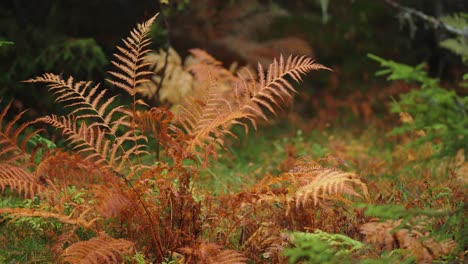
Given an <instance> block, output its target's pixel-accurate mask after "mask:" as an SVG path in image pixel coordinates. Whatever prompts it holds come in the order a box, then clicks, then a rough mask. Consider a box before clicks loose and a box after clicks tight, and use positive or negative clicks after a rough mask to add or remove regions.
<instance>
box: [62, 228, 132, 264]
mask: <svg viewBox="0 0 468 264" xmlns="http://www.w3.org/2000/svg"><path fill="white" fill-rule="evenodd" d="M133 251H134V244H133V242H130V241H128V240H124V239H115V238H112V237H110V236H108V235H106V234H105V233H100V234H99V236H98V237H94V238H91V239H90V240H88V241H80V242H76V243H74V244H72V245H71V246H69V247H68V248H66V249H65V250H64V251H63V253H62V254H61V255H60V258H61V259H62V261H63V262H64V263H70V264H74V263H80V264H88V263H91V264H96V263H109V264H113V263H121V262H122V261H123V257H124V255H131V254H132V252H133Z"/></svg>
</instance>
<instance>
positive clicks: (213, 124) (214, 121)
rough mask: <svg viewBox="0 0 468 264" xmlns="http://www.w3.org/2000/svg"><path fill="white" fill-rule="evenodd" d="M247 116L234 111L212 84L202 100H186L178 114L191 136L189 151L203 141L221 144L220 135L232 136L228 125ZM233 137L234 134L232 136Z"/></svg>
mask: <svg viewBox="0 0 468 264" xmlns="http://www.w3.org/2000/svg"><path fill="white" fill-rule="evenodd" d="M246 116H248V114H247V113H243V112H241V111H235V110H234V109H233V106H232V104H231V103H230V102H229V101H228V100H226V99H225V98H223V94H222V93H221V92H220V91H219V90H218V89H217V86H216V85H213V87H212V88H211V89H209V91H208V94H207V98H206V99H205V100H204V101H199V100H193V101H188V102H187V104H186V106H184V107H182V110H181V112H180V114H179V117H181V118H180V119H179V123H180V125H181V126H182V127H183V128H184V130H185V131H186V133H187V134H188V135H189V136H191V137H192V138H191V140H190V141H189V142H188V143H187V145H188V149H189V151H194V150H195V149H196V147H197V146H203V145H204V144H205V143H213V142H217V143H219V144H220V145H221V146H223V145H224V144H223V139H222V137H223V136H224V135H226V134H229V135H231V136H234V134H232V133H231V132H230V130H229V129H230V127H231V126H232V125H233V124H235V123H237V120H239V119H242V118H244V117H246ZM234 137H235V136H234Z"/></svg>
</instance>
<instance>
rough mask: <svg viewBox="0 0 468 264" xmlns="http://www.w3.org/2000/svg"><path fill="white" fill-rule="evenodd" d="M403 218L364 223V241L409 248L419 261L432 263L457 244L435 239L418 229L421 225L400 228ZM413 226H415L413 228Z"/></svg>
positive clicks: (380, 247) (450, 240)
mask: <svg viewBox="0 0 468 264" xmlns="http://www.w3.org/2000/svg"><path fill="white" fill-rule="evenodd" d="M401 223H402V220H401V219H400V220H397V221H393V220H387V221H386V222H382V223H379V222H369V223H365V224H363V225H362V226H361V227H360V229H361V234H363V235H364V241H365V242H367V243H369V244H371V245H373V246H375V247H376V248H378V249H386V250H393V249H396V248H401V249H407V250H409V252H411V254H412V255H414V256H415V257H416V259H417V260H418V263H432V262H433V261H434V260H437V259H439V258H440V257H442V256H447V255H449V254H450V253H451V252H452V251H453V250H454V249H455V248H456V247H457V244H456V242H455V241H454V240H452V239H446V240H444V241H441V242H437V241H435V239H434V238H432V237H430V236H429V234H428V233H427V232H424V234H423V233H422V232H420V231H422V230H418V229H420V228H421V227H420V226H410V228H411V230H410V229H406V228H400V225H401ZM413 227H414V228H415V229H414V230H413Z"/></svg>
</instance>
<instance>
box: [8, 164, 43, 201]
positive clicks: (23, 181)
mask: <svg viewBox="0 0 468 264" xmlns="http://www.w3.org/2000/svg"><path fill="white" fill-rule="evenodd" d="M6 187H9V188H10V189H11V190H12V191H14V192H16V193H18V194H20V193H22V194H23V195H24V196H25V197H26V198H30V199H31V198H33V197H34V196H35V195H36V194H39V195H40V196H42V195H45V190H46V187H45V185H43V183H41V182H40V181H39V179H38V178H36V177H34V175H32V174H30V173H29V172H27V171H26V170H24V169H23V168H21V167H17V166H14V165H11V164H0V191H1V192H4V191H5V188H6Z"/></svg>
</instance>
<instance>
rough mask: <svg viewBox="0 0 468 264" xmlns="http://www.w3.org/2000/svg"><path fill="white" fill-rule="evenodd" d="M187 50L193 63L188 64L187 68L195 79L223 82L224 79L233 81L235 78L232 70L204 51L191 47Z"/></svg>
mask: <svg viewBox="0 0 468 264" xmlns="http://www.w3.org/2000/svg"><path fill="white" fill-rule="evenodd" d="M189 52H190V53H191V54H192V56H193V57H194V60H195V63H193V64H190V65H189V66H188V67H187V70H188V71H189V72H191V73H192V74H193V75H194V76H195V79H196V80H198V81H202V82H207V81H210V80H216V81H217V82H219V83H223V82H226V81H229V82H233V81H235V80H236V79H237V78H236V76H235V75H234V73H233V72H231V71H229V70H228V69H226V68H224V67H223V66H222V65H223V64H222V62H220V61H218V60H217V59H215V58H214V57H213V56H211V55H210V54H208V53H207V52H206V51H204V50H201V49H191V50H189Z"/></svg>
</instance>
